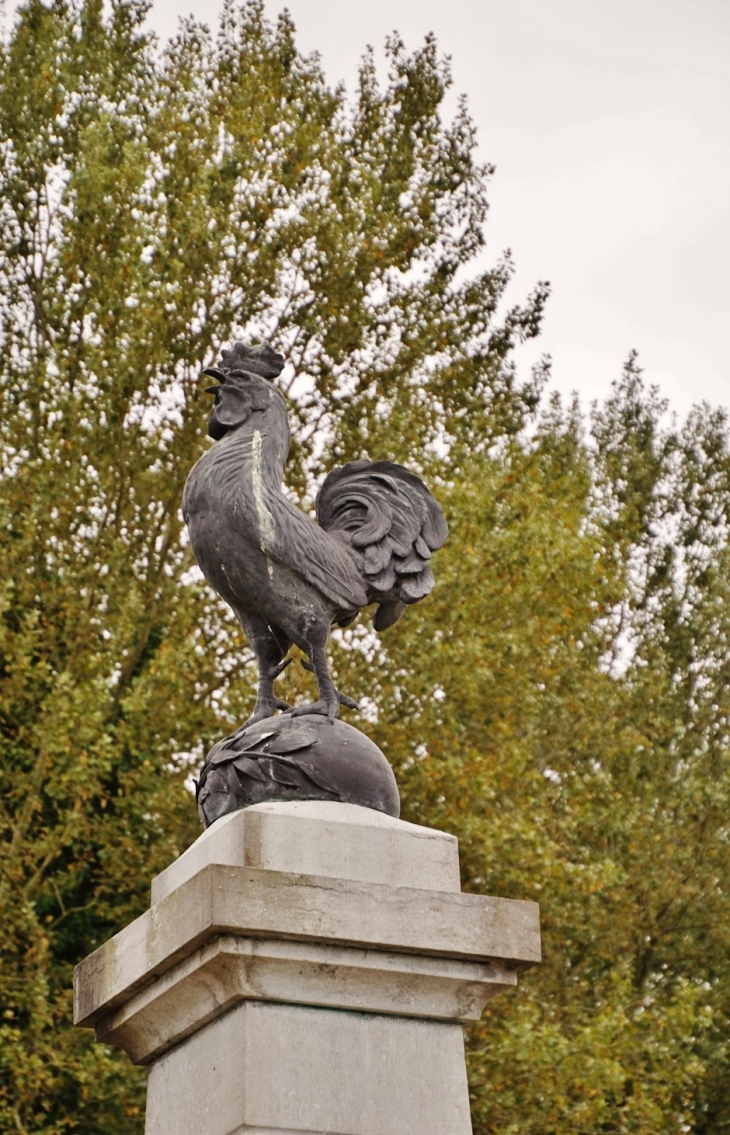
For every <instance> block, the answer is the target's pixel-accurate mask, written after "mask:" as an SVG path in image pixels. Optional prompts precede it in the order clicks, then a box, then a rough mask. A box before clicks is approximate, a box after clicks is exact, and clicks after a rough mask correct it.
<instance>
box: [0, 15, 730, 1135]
mask: <svg viewBox="0 0 730 1135" xmlns="http://www.w3.org/2000/svg"><path fill="white" fill-rule="evenodd" d="M145 10H146V9H145V5H144V3H141V2H140V0H133V2H131V3H130V2H124V3H116V4H113V5H112V9H111V12H110V14H109V15H108V16H105V15H104V14H103V11H102V6H101V3H100V2H97V0H89V2H88V3H86V4H80V3H79V4H75V3H66V2H59V0H57V2H55V3H53V4H51V5H50V6H48V7H46V6H45V5H44V4H42V3H40V2H39V0H31V2H30V3H26V4H25V5H24V6H23V7H22V8H21V9H20V11H19V13H18V15H17V18H16V22H15V25H14V27H13V29H12V30H11V31H10V33H9V34H8V35H7V37H6V39H5V41H4V43H3V46H2V50H1V51H0V342H1V343H2V348H3V349H2V351H1V352H0V398H2V404H1V410H0V460H1V471H0V543H1V544H2V563H3V567H4V571H3V573H2V576H1V577H0V596H1V599H2V605H1V607H0V744H1V756H0V829H1V831H2V839H1V841H0V904H1V909H2V917H3V936H2V946H1V948H2V954H3V960H2V969H1V970H0V1129H2V1130H8V1131H20V1132H44V1133H49V1135H50V1133H53V1135H56V1133H61V1132H66V1131H75V1132H81V1133H86V1135H97V1133H98V1132H99V1131H114V1132H118V1133H120V1135H126V1133H130V1135H132V1133H139V1132H141V1131H142V1130H143V1126H144V1120H143V1107H144V1078H143V1076H142V1075H141V1073H140V1070H139V1069H136V1068H134V1067H132V1066H131V1065H130V1064H129V1061H128V1060H127V1058H126V1056H124V1055H123V1054H120V1053H119V1052H117V1051H116V1050H113V1049H109V1048H107V1047H105V1046H103V1045H97V1044H95V1043H94V1042H93V1038H92V1037H91V1036H90V1035H89V1034H88V1033H86V1032H81V1031H79V1030H75V1029H73V1027H72V1025H71V988H70V987H71V971H72V967H73V965H74V964H75V963H76V962H77V961H79V960H80V959H81V958H82V957H84V956H85V955H86V954H88V953H89V952H90V951H91V950H93V949H94V948H95V947H96V946H97V945H99V944H100V943H101V942H103V941H104V940H106V939H107V938H108V937H109V936H111V935H112V934H114V933H115V932H116V931H118V930H119V929H120V928H121V927H122V926H124V925H126V924H127V923H128V922H129V921H130V920H131V919H132V918H134V917H135V916H136V915H137V914H139V913H141V911H142V910H143V909H144V908H145V907H146V906H147V904H148V888H149V881H150V878H151V877H152V876H153V875H154V874H156V873H157V872H158V871H159V870H161V869H163V868H164V867H165V866H166V865H167V864H168V863H169V862H170V861H171V860H172V858H174V856H175V855H176V854H179V853H180V852H181V851H183V850H184V849H185V847H187V846H188V845H189V844H190V843H191V842H192V840H193V839H195V837H196V836H197V834H198V832H199V827H198V821H197V817H196V815H195V808H194V803H193V799H192V796H191V793H190V790H189V789H190V780H189V778H190V776H191V774H192V773H193V772H194V771H195V769H196V768H197V767H198V765H199V764H200V762H201V761H202V757H203V755H204V752H205V751H206V748H207V747H208V746H209V745H210V744H211V743H212V742H213V741H214V740H216V739H217V738H219V737H220V736H221V735H222V734H223V733H225V732H226V731H228V730H229V729H230V727H231V726H232V725H234V724H238V723H239V722H240V721H241V720H243V719H244V718H245V716H246V715H247V713H248V712H249V711H250V708H251V704H252V677H253V672H252V669H251V656H250V652H249V651H248V648H247V646H246V644H245V643H244V642H243V641H242V639H241V638H240V636H239V633H238V631H237V628H236V626H235V625H234V624H233V623H232V621H231V619H230V616H229V614H228V612H227V611H226V610H225V609H223V608H222V607H221V605H220V604H219V603H218V602H217V600H216V598H215V596H213V595H212V594H211V592H210V591H209V590H208V589H207V587H206V586H205V585H204V583H203V582H202V581H201V579H200V576H199V573H198V572H197V570H196V569H195V566H194V564H193V562H192V560H191V556H190V552H189V549H188V547H187V544H186V541H185V537H184V532H183V526H182V520H181V516H180V512H179V505H180V498H181V493H182V486H183V484H184V481H185V477H186V475H187V472H188V470H189V468H190V467H191V465H192V464H193V462H194V461H195V460H196V458H197V457H198V456H199V454H200V453H201V452H202V451H203V449H204V447H205V446H206V445H207V444H208V442H207V440H206V438H205V432H204V431H205V419H206V417H207V407H206V401H205V396H204V395H203V393H202V386H204V385H205V384H206V380H203V383H201V380H200V375H201V370H202V368H203V367H204V366H205V365H206V364H209V363H211V362H212V361H213V360H214V358H215V356H216V354H217V352H218V350H219V349H220V347H221V346H225V345H226V344H227V343H229V342H230V340H231V339H232V338H234V337H246V338H249V339H251V338H253V337H257V336H265V337H267V338H269V339H271V340H272V341H273V343H274V344H275V346H276V347H277V349H279V350H281V351H282V352H283V353H284V354H285V356H286V358H287V362H288V365H287V367H286V369H285V371H284V373H283V375H282V379H281V381H282V384H283V385H282V389H283V390H284V392H285V393H286V394H287V395H288V397H289V399H290V402H291V413H292V420H293V424H294V438H293V446H292V453H291V458H290V463H289V467H288V470H287V483H288V484H289V485H290V486H291V487H292V489H293V491H295V492H296V493H297V494H298V495H299V498H300V501H301V504H302V506H303V507H305V508H307V507H310V506H311V501H312V495H313V491H314V489H315V487H316V483H317V481H318V479H319V478H320V477H321V475H322V473H323V472H324V470H326V469H328V468H330V467H331V465H332V464H333V463H334V462H336V461H343V460H350V459H353V458H357V457H371V458H374V457H386V458H392V459H395V460H401V461H404V462H406V463H407V464H409V465H410V466H411V467H413V468H415V469H417V470H418V471H420V472H422V473H423V474H424V476H426V477H427V478H428V480H429V483H430V484H431V485H432V487H433V489H434V491H435V493H436V495H437V496H438V497H439V499H440V500H441V501H442V502H443V504H444V506H445V508H446V510H447V513H448V516H449V522H450V525H451V530H452V537H451V540H450V542H449V544H448V546H447V548H446V549H444V551H443V552H441V553H439V557H438V559H437V561H436V563H435V567H436V571H437V577H438V586H437V588H436V591H435V592H434V594H433V596H432V597H431V598H430V600H429V601H427V602H425V603H423V604H419V606H418V607H417V608H414V609H413V610H411V611H409V613H408V617H407V618H406V619H404V620H402V622H401V623H399V624H397V626H396V627H394V628H393V629H392V630H391V631H390V632H388V634H387V635H385V636H384V637H383V638H380V639H378V638H376V637H375V636H374V635H373V634H372V632H371V630H370V629H369V620H368V617H367V616H365V617H364V618H363V619H361V621H360V622H359V623H358V624H356V625H355V626H354V627H352V628H349V629H348V630H346V631H343V632H342V633H340V634H338V636H337V638H336V641H335V643H334V646H333V654H334V666H335V669H336V670H337V672H338V683H339V684H341V685H342V686H343V688H346V689H347V692H348V693H350V694H351V695H353V696H355V697H359V698H361V701H362V706H363V714H362V718H361V719H360V720H358V721H357V724H358V725H360V727H361V728H364V729H365V730H366V731H368V732H369V733H370V734H371V735H372V736H373V737H374V739H375V740H376V741H377V742H378V744H380V745H381V747H382V748H383V750H384V751H385V752H386V754H387V755H388V757H389V758H390V760H391V761H392V763H393V766H394V768H395V770H396V773H397V776H398V779H399V783H400V787H401V794H402V799H403V815H404V818H407V819H410V820H414V821H415V822H418V823H425V824H433V825H435V826H439V827H443V828H446V829H447V830H450V831H453V832H454V833H455V834H457V835H458V836H459V839H460V847H461V855H462V870H463V880H464V886H465V887H466V888H467V889H471V890H477V891H481V892H485V893H496V894H502V895H505V896H507V897H515V898H536V899H538V900H539V901H540V902H541V906H542V917H543V929H544V944H545V962H544V963H543V965H542V966H541V967H540V968H539V969H537V970H534V971H531V972H530V973H529V974H526V975H524V977H523V978H522V980H521V984H520V987H519V989H518V991H517V993H516V994H514V995H512V994H510V995H503V996H502V997H501V998H498V999H497V1000H496V1001H495V1002H494V1003H493V1004H492V1005H490V1007H489V1008H488V1011H487V1014H486V1015H485V1018H484V1020H483V1022H482V1023H481V1024H480V1025H479V1026H477V1027H476V1028H475V1029H474V1030H472V1033H471V1035H470V1038H469V1062H470V1077H471V1088H472V1096H473V1116H474V1128H475V1132H476V1133H477V1135H492V1133H495V1135H496V1133H497V1132H500V1133H504V1132H517V1131H519V1132H520V1133H521V1135H522V1133H525V1132H528V1133H529V1132H533V1133H534V1135H538V1133H539V1135H550V1133H551V1132H556V1133H557V1132H561V1133H563V1132H574V1133H575V1135H584V1133H585V1135H587V1133H589V1132H590V1133H591V1135H592V1133H593V1132H595V1131H610V1132H629V1131H632V1132H633V1131H636V1132H642V1133H649V1135H651V1133H656V1135H660V1133H661V1135H665V1133H667V1132H677V1133H679V1132H684V1131H688V1130H690V1131H697V1132H703V1133H707V1135H715V1133H717V1135H719V1133H720V1132H721V1131H723V1130H725V1128H726V1127H727V1124H728V1122H729V1121H730V1099H729V1098H728V1089H727V1084H728V1082H730V1075H728V1072H730V1069H728V1052H727V1041H726V1036H727V1025H728V1020H727V1017H728V962H727V957H728V942H727V936H728V931H727V925H728V909H727V907H728V902H727V895H726V889H727V888H726V880H727V878H728V867H730V864H729V863H728V846H727V820H726V817H727V815H728V797H729V795H730V793H729V787H730V786H729V784H728V767H727V743H728V742H727V713H728V614H727V611H728V607H727V595H726V592H727V583H726V581H727V578H728V571H727V566H728V565H727V559H728V551H727V525H728V509H729V507H730V497H729V489H730V483H729V476H730V472H729V471H730V458H729V445H728V431H727V423H726V421H725V418H724V416H723V415H722V414H721V413H719V412H713V411H710V410H709V409H708V408H706V407H705V408H702V409H699V410H698V411H696V412H695V413H694V414H693V415H692V416H691V417H690V419H689V420H688V422H687V423H686V424H685V425H684V426H682V427H679V426H676V425H669V426H667V425H666V424H665V419H664V416H663V415H664V408H663V406H662V404H661V403H660V401H659V400H658V398H657V397H656V395H655V394H653V393H652V392H651V391H650V390H647V389H646V388H645V386H644V384H643V382H642V378H641V375H640V372H639V370H638V366H637V364H636V361H635V360H634V359H633V358H632V359H630V361H629V364H628V366H627V368H626V371H625V373H624V376H623V378H622V379H620V380H619V381H618V382H617V385H616V388H615V391H614V394H613V396H612V397H611V398H610V399H609V400H608V401H607V403H606V404H605V405H604V406H602V407H597V408H596V409H595V412H594V414H593V416H592V417H589V418H587V419H586V418H584V417H583V416H582V415H581V412H580V410H579V408H578V407H577V406H572V407H571V406H569V407H567V408H565V407H562V406H560V405H559V403H558V402H557V401H556V400H546V399H545V396H544V394H543V386H544V381H545V378H546V370H545V368H538V370H537V371H536V372H535V373H533V374H530V375H527V376H519V375H518V372H517V370H516V368H515V366H514V363H513V361H512V357H513V349H514V347H515V345H516V344H517V343H518V342H519V341H521V340H523V339H525V338H528V337H531V336H534V335H536V334H537V333H538V331H539V325H540V318H541V314H542V309H543V305H544V302H545V298H546V289H545V287H544V286H543V285H538V286H537V287H536V289H535V291H534V293H533V294H532V296H530V297H528V298H527V299H526V300H525V301H524V302H522V303H520V304H517V305H515V306H511V307H510V306H509V303H508V302H507V299H508V297H506V296H505V290H506V288H507V285H508V283H509V279H510V274H511V264H510V261H509V258H508V257H507V258H504V259H503V260H501V261H499V262H497V263H496V265H494V266H492V267H490V268H487V269H484V268H481V269H480V267H479V265H481V264H483V256H482V253H483V245H484V224H485V220H486V213H487V196H486V191H487V185H488V180H489V176H490V175H491V172H492V171H491V170H490V169H489V168H488V167H485V166H484V165H482V164H480V163H479V162H478V160H477V158H476V153H475V136H474V130H473V126H472V123H471V121H470V119H469V116H468V112H467V109H466V106H465V105H464V104H463V103H461V104H460V105H459V108H458V110H457V113H456V116H455V118H454V120H453V121H452V122H451V123H446V122H445V121H444V117H443V99H444V94H445V91H446V89H447V87H448V85H449V82H450V79H449V74H448V69H447V67H446V65H445V64H444V62H443V61H442V60H441V59H440V57H439V53H438V50H437V45H436V43H435V42H434V40H433V39H432V38H428V39H427V40H426V42H425V44H424V45H423V46H422V47H421V48H420V49H419V50H417V51H415V52H413V53H409V52H408V51H406V48H405V46H404V45H403V44H402V43H401V42H400V40H399V39H398V38H397V37H394V38H393V39H391V40H390V41H389V42H388V46H387V65H388V77H387V78H386V79H385V80H383V81H379V80H378V77H377V71H376V61H375V59H374V57H373V56H372V55H371V54H368V55H366V56H365V58H364V60H363V65H362V68H361V72H360V78H359V84H358V87H357V89H356V91H355V92H354V96H353V98H352V100H351V101H348V100H347V98H346V97H345V93H344V92H343V91H342V90H340V89H336V90H332V89H331V88H330V87H329V86H328V85H327V83H326V81H325V78H324V76H323V74H322V72H321V69H320V66H319V63H318V61H317V59H316V58H305V57H303V56H302V55H301V53H300V52H298V50H297V48H296V44H295V39H294V29H293V26H292V23H291V21H290V19H289V17H288V16H286V15H284V16H282V17H280V19H279V20H278V21H277V22H276V23H275V24H271V23H269V22H267V20H266V19H265V18H264V14H263V6H262V4H261V3H258V2H252V3H247V4H245V5H244V6H243V7H242V8H240V9H237V8H235V7H234V6H233V5H232V4H228V5H227V6H226V7H225V8H224V12H223V16H222V18H221V21H220V26H219V28H218V29H217V31H216V32H215V34H212V33H210V32H209V31H208V30H207V29H206V28H204V27H202V26H201V25H198V24H196V23H195V22H193V21H189V22H186V23H185V24H184V25H183V26H182V28H181V31H180V34H179V35H178V36H177V37H176V38H175V39H174V40H173V41H172V42H171V43H169V44H168V45H166V46H165V47H164V49H163V50H160V49H158V48H157V47H156V45H155V44H154V43H152V42H151V41H150V39H149V37H148V36H147V34H146V32H145V30H144V16H145ZM310 683H311V678H310V677H309V676H307V675H306V674H305V672H304V671H303V670H302V669H301V668H298V667H290V669H289V670H288V671H287V674H286V679H285V680H284V681H283V682H282V693H283V694H284V695H285V696H286V697H287V698H288V699H289V700H294V701H296V700H298V699H302V700H303V699H305V698H307V699H308V698H309V697H310V696H311V689H310V688H309V684H310Z"/></svg>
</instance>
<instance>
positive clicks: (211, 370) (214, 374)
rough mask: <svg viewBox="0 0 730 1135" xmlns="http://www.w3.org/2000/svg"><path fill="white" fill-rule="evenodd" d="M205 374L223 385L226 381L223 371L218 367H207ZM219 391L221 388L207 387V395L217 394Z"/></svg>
mask: <svg viewBox="0 0 730 1135" xmlns="http://www.w3.org/2000/svg"><path fill="white" fill-rule="evenodd" d="M203 374H207V375H209V377H210V378H217V379H218V381H219V382H220V383H221V385H222V384H223V383H224V382H225V381H226V376H225V374H224V373H223V371H222V370H218V368H217V367H206V369H205V370H204V371H203ZM219 390H220V386H206V388H205V393H206V394H217V393H218V391H219Z"/></svg>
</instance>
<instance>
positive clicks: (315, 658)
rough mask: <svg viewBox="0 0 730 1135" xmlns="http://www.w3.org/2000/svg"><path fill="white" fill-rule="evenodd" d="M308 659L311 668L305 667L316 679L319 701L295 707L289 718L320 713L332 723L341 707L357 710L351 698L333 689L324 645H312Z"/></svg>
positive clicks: (356, 705)
mask: <svg viewBox="0 0 730 1135" xmlns="http://www.w3.org/2000/svg"><path fill="white" fill-rule="evenodd" d="M325 641H326V640H325ZM309 658H310V661H311V666H307V667H306V669H307V670H310V669H311V670H312V672H313V674H314V676H315V678H316V679H317V686H318V688H319V701H316V702H314V703H313V704H312V705H299V706H297V708H296V709H292V710H290V713H291V716H292V717H302V716H303V715H304V714H306V713H321V714H322V716H323V717H329V719H330V721H334V719H335V718H336V717H337V715H338V714H339V712H340V706H341V705H347V706H349V707H350V708H351V709H358V704H357V702H356V701H353V699H352V698H348V697H347V695H346V694H341V693H340V691H339V690H338V689H337V688H336V687H335V684H334V682H333V681H332V675H331V674H330V671H329V666H328V665H327V653H326V650H325V644H324V643H317V644H316V645H314V644H313V645H312V646H311V647H310V650H309Z"/></svg>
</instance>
